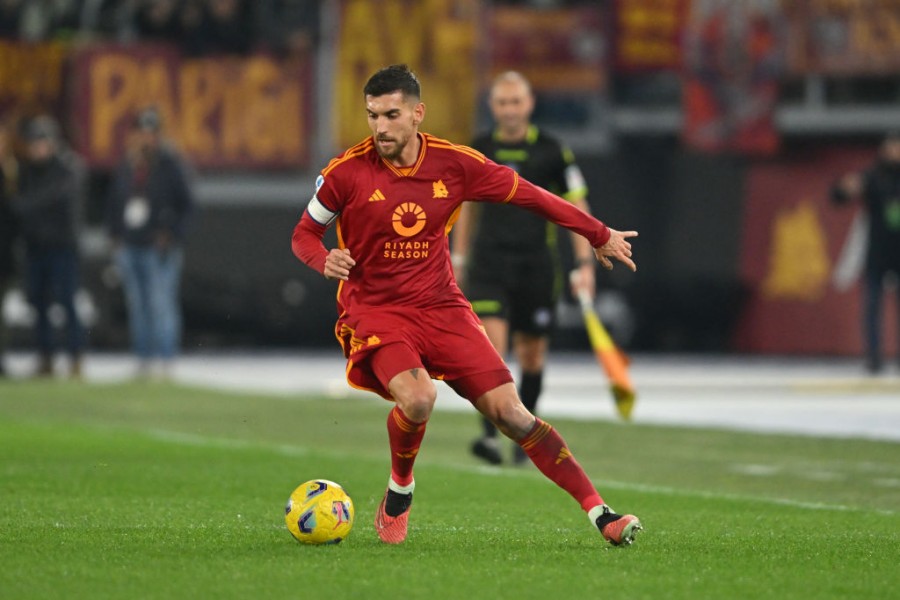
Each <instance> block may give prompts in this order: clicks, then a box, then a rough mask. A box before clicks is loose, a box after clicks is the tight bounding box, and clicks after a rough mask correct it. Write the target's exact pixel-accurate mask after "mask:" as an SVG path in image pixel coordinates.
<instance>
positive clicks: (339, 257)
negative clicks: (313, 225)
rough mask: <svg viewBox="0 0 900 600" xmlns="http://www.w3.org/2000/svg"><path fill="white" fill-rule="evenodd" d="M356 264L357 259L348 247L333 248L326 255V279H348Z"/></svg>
mask: <svg viewBox="0 0 900 600" xmlns="http://www.w3.org/2000/svg"><path fill="white" fill-rule="evenodd" d="M355 266H356V261H355V260H353V258H352V257H351V256H350V250H349V249H348V248H333V249H332V250H331V252H329V253H328V256H326V257H325V279H340V280H342V281H347V279H348V278H349V276H350V269H352V268H353V267H355Z"/></svg>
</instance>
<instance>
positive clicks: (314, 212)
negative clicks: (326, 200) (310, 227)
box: [306, 196, 338, 227]
mask: <svg viewBox="0 0 900 600" xmlns="http://www.w3.org/2000/svg"><path fill="white" fill-rule="evenodd" d="M306 212H308V213H309V216H310V217H312V220H313V221H315V222H316V223H318V224H319V225H324V226H325V227H328V226H329V225H331V224H332V223H333V222H334V220H335V219H336V218H337V216H338V213H336V212H332V211H331V210H329V209H327V208H326V207H325V205H324V204H322V203H321V202H320V201H319V198H318V197H317V196H313V197H312V200H310V201H309V204H308V205H307V207H306Z"/></svg>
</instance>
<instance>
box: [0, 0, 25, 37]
mask: <svg viewBox="0 0 900 600" xmlns="http://www.w3.org/2000/svg"><path fill="white" fill-rule="evenodd" d="M24 14H25V2H24V1H23V0H0V38H4V39H8V40H15V39H19V38H20V37H22V30H23V20H24Z"/></svg>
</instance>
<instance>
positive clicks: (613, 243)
mask: <svg viewBox="0 0 900 600" xmlns="http://www.w3.org/2000/svg"><path fill="white" fill-rule="evenodd" d="M637 234H638V232H637V231H616V230H615V229H612V228H610V229H609V240H608V241H607V242H606V243H605V244H603V245H602V246H600V247H599V248H594V254H595V255H596V256H597V260H599V261H600V264H601V265H603V268H604V269H606V270H607V271H609V270H611V269H612V268H613V263H612V261H611V260H610V258H614V259H616V260H617V261H619V262H621V263H624V264H625V265H627V266H628V268H629V269H631V270H632V271H637V265H635V264H634V261H633V260H631V242H629V241H628V238H633V237H637Z"/></svg>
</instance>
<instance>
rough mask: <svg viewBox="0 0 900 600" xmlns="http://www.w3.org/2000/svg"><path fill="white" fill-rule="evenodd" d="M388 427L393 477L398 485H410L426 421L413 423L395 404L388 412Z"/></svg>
mask: <svg viewBox="0 0 900 600" xmlns="http://www.w3.org/2000/svg"><path fill="white" fill-rule="evenodd" d="M426 422H427V421H426ZM387 429H388V439H389V441H390V444H391V479H393V480H394V482H395V483H397V484H398V485H409V484H410V483H412V481H413V476H412V471H413V463H414V462H416V455H417V454H418V453H419V446H421V445H422V438H423V437H425V423H413V422H412V421H410V420H409V419H408V418H407V417H406V415H404V414H403V411H402V410H400V407H398V406H395V407H394V409H393V410H392V411H391V412H390V413H389V414H388V419H387Z"/></svg>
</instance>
